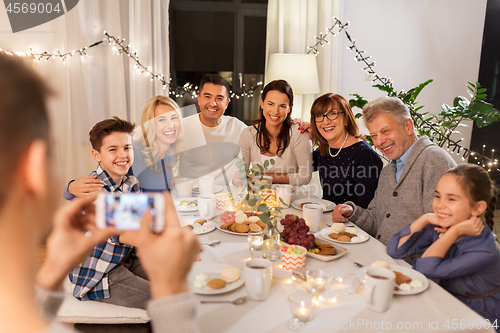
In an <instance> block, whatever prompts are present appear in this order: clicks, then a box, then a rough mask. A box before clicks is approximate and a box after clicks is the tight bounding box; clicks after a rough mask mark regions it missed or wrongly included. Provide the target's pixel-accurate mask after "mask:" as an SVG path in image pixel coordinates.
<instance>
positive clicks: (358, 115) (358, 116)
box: [354, 112, 363, 119]
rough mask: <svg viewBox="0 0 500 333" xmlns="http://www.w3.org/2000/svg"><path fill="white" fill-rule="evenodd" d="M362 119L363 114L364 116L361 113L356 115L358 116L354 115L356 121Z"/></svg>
mask: <svg viewBox="0 0 500 333" xmlns="http://www.w3.org/2000/svg"><path fill="white" fill-rule="evenodd" d="M361 117H363V114H362V113H361V112H359V113H356V114H355V115H354V118H356V119H359V118H361Z"/></svg>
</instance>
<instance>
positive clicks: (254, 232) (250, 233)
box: [216, 226, 262, 236]
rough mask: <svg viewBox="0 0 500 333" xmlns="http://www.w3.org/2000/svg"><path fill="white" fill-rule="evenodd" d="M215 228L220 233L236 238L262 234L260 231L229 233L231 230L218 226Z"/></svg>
mask: <svg viewBox="0 0 500 333" xmlns="http://www.w3.org/2000/svg"><path fill="white" fill-rule="evenodd" d="M216 228H217V229H219V230H220V231H222V232H225V233H227V234H232V235H236V236H248V235H260V234H261V233H262V231H249V232H245V233H243V232H234V231H231V230H226V229H221V228H220V227H219V226H217V227H216Z"/></svg>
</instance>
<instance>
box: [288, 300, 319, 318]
mask: <svg viewBox="0 0 500 333" xmlns="http://www.w3.org/2000/svg"><path fill="white" fill-rule="evenodd" d="M288 303H289V304H290V310H291V311H292V317H293V318H294V319H296V320H298V321H300V322H303V323H307V322H310V321H311V320H313V318H314V303H313V297H312V295H310V294H306V293H302V292H298V293H294V294H291V295H290V296H289V297H288Z"/></svg>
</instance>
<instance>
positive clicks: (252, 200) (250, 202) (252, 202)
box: [248, 198, 257, 207]
mask: <svg viewBox="0 0 500 333" xmlns="http://www.w3.org/2000/svg"><path fill="white" fill-rule="evenodd" d="M256 203H257V199H255V198H252V199H250V200H248V205H249V206H250V207H253V206H255V204H256Z"/></svg>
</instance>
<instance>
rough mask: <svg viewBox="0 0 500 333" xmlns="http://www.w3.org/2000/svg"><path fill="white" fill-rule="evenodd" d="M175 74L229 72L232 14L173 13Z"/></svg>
mask: <svg viewBox="0 0 500 333" xmlns="http://www.w3.org/2000/svg"><path fill="white" fill-rule="evenodd" d="M173 14H174V18H173V24H174V38H173V40H174V41H175V45H173V49H174V57H175V68H174V69H173V70H175V71H215V72H218V71H232V70H233V54H234V13H230V12H201V11H180V10H175V11H173Z"/></svg>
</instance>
